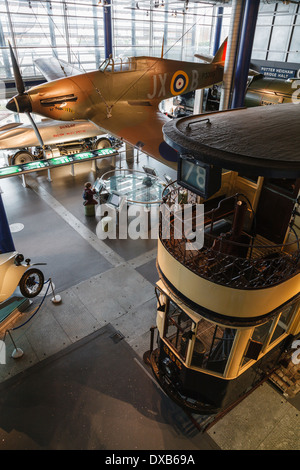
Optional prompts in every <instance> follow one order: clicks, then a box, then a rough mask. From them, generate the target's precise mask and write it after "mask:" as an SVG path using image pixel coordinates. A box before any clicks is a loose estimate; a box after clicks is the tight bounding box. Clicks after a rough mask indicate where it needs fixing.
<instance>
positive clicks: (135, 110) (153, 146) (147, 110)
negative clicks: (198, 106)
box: [90, 101, 178, 169]
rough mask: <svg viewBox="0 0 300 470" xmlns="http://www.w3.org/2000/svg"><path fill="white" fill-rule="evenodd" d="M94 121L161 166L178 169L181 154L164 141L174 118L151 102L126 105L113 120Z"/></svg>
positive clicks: (115, 112)
mask: <svg viewBox="0 0 300 470" xmlns="http://www.w3.org/2000/svg"><path fill="white" fill-rule="evenodd" d="M102 117H103V116H102ZM90 120H91V121H92V122H94V123H95V124H97V125H98V126H100V127H102V128H104V129H105V130H106V131H107V132H109V133H111V134H113V135H115V136H116V137H118V138H120V139H122V140H123V141H124V142H127V143H129V144H131V145H133V146H134V147H136V148H138V149H140V150H141V151H142V152H144V153H146V154H148V155H149V156H151V157H153V158H155V159H156V160H158V161H159V162H161V163H163V164H165V165H167V166H169V167H170V168H173V169H177V159H178V153H177V152H176V151H175V150H174V149H173V148H172V147H170V146H169V145H168V144H167V143H166V142H165V141H164V138H163V132H162V128H163V126H164V124H165V123H166V122H169V121H170V118H169V117H168V116H166V115H165V114H163V113H161V112H160V111H159V109H158V107H156V106H151V104H150V103H147V102H143V103H136V102H132V103H131V102H127V101H126V102H124V101H123V102H121V103H117V104H116V105H115V106H114V107H113V108H112V111H111V117H109V118H108V117H106V118H105V119H103V118H102V119H101V116H99V115H98V114H95V115H94V116H92V117H91V118H90Z"/></svg>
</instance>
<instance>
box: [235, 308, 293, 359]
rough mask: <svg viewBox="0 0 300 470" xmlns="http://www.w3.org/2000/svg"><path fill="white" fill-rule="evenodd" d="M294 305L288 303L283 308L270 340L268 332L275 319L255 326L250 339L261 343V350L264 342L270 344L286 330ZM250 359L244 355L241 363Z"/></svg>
mask: <svg viewBox="0 0 300 470" xmlns="http://www.w3.org/2000/svg"><path fill="white" fill-rule="evenodd" d="M294 306H295V304H292V305H291V304H289V305H287V306H286V307H285V308H284V309H283V311H282V313H281V314H280V317H279V320H278V322H277V325H276V327H275V330H274V332H273V335H272V337H271V339H270V341H269V333H270V332H271V330H272V329H273V328H272V327H273V324H274V321H276V319H275V320H274V318H271V319H270V320H269V321H268V322H267V323H264V324H262V325H259V326H257V327H256V328H255V329H254V331H253V333H252V336H251V340H253V341H255V342H260V343H262V345H263V346H262V350H263V348H264V346H265V345H266V344H271V343H272V342H273V341H275V340H276V339H278V338H279V337H280V336H281V335H283V334H284V333H285V332H286V330H287V328H288V326H289V323H290V321H291V318H292V315H293V312H294ZM246 353H247V352H246ZM250 359H251V358H250V357H246V355H245V356H244V358H243V362H242V364H241V365H242V366H244V365H245V364H246V363H247V362H248V361H250Z"/></svg>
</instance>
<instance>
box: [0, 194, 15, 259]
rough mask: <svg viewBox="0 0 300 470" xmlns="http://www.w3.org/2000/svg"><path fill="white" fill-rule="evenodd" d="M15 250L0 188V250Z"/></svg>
mask: <svg viewBox="0 0 300 470" xmlns="http://www.w3.org/2000/svg"><path fill="white" fill-rule="evenodd" d="M10 251H15V245H14V242H13V239H12V236H11V232H10V228H9V225H8V221H7V217H6V213H5V209H4V205H3V201H2V196H1V188H0V252H1V253H9V252H10Z"/></svg>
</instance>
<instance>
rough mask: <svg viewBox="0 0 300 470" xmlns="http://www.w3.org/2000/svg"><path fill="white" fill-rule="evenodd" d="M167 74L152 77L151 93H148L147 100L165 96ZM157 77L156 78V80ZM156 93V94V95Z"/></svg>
mask: <svg viewBox="0 0 300 470" xmlns="http://www.w3.org/2000/svg"><path fill="white" fill-rule="evenodd" d="M167 76H168V74H167V72H165V73H164V74H161V73H159V74H158V75H153V93H152V94H150V93H148V95H147V96H148V99H149V100H152V99H153V98H155V97H156V98H159V97H161V96H165V95H166V80H167ZM157 77H158V78H157ZM158 81H159V82H160V90H159V92H158V83H157V82H158ZM157 92H158V93H157Z"/></svg>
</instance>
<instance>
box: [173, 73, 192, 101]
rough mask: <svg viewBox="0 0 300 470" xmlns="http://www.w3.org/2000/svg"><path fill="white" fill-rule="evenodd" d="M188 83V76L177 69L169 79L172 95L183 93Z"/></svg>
mask: <svg viewBox="0 0 300 470" xmlns="http://www.w3.org/2000/svg"><path fill="white" fill-rule="evenodd" d="M188 84H189V77H188V75H187V74H186V73H185V72H184V71H183V70H178V71H177V72H175V73H174V75H173V77H172V80H171V86H170V88H171V93H172V95H179V94H181V93H183V92H184V91H185V90H186V89H187V86H188Z"/></svg>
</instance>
